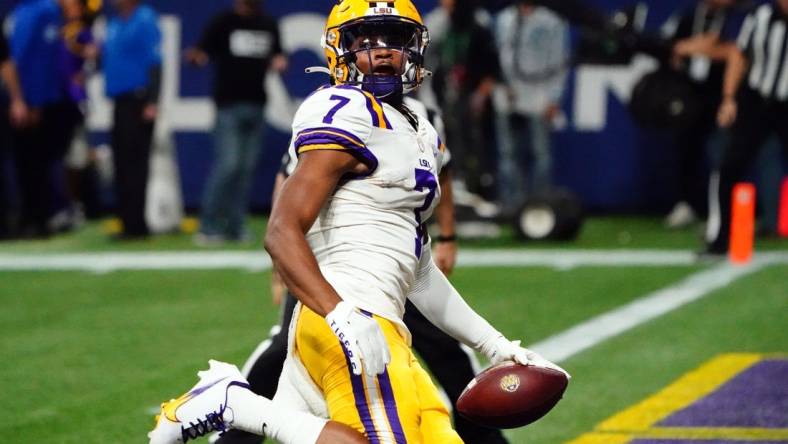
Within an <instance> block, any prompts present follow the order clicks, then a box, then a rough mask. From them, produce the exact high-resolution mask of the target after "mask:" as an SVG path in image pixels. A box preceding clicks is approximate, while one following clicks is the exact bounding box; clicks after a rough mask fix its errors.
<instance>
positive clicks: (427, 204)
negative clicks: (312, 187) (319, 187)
mask: <svg viewBox="0 0 788 444" xmlns="http://www.w3.org/2000/svg"><path fill="white" fill-rule="evenodd" d="M418 114H421V113H417V115H418ZM417 120H418V130H416V129H414V127H413V126H412V125H411V124H410V122H409V121H408V119H407V118H406V117H405V116H404V115H403V114H402V113H401V112H400V111H398V110H397V109H396V108H394V107H393V106H391V105H389V104H387V103H385V102H381V101H379V100H377V99H376V98H375V97H374V96H372V95H371V94H369V93H367V92H365V91H363V90H361V89H360V88H358V87H355V86H349V85H342V86H334V87H324V88H323V89H320V90H318V91H316V92H315V93H313V94H312V95H311V96H309V97H308V98H307V99H306V100H305V101H304V103H303V104H302V105H301V107H300V108H299V109H298V111H297V112H296V115H295V118H294V121H293V137H292V141H291V144H290V156H291V159H297V156H298V155H300V154H302V153H304V152H308V151H313V150H345V151H348V152H350V153H352V154H353V155H354V156H356V157H357V158H358V159H360V160H362V161H363V162H364V163H365V164H366V165H368V166H369V168H370V172H369V174H367V175H363V176H355V175H348V176H347V177H346V178H344V179H343V180H342V181H340V183H339V185H338V186H337V189H336V190H335V192H334V194H333V195H332V196H331V197H330V198H329V200H328V201H327V202H326V204H325V206H324V207H323V208H322V210H321V212H320V214H319V216H318V218H317V220H316V221H315V223H314V225H313V226H312V228H311V229H310V230H309V232H308V233H307V236H306V238H307V241H308V242H309V245H310V247H311V248H312V251H313V252H314V254H315V257H316V258H317V261H318V264H319V266H320V271H321V273H322V274H323V276H324V277H325V278H326V280H328V282H329V283H330V284H331V285H332V286H333V287H334V288H335V289H336V291H337V293H338V294H339V295H340V296H341V297H342V298H343V299H344V300H346V301H348V302H350V303H352V304H354V305H355V306H357V307H359V308H361V309H362V310H366V311H369V312H372V313H375V314H377V315H379V316H382V317H384V318H386V319H389V320H391V321H394V322H396V323H398V324H399V325H401V326H402V327H403V331H404V332H405V334H406V335H407V329H406V328H404V324H403V323H402V315H403V313H404V307H405V299H406V295H407V293H408V291H409V289H410V287H411V284H412V283H413V281H414V279H415V276H416V269H417V266H418V263H419V258H420V256H421V252H422V250H423V249H424V248H428V245H425V242H426V236H427V234H426V224H425V223H424V222H425V221H426V220H427V219H428V218H429V217H430V215H431V214H432V211H433V209H434V208H435V205H436V204H437V202H438V200H439V199H440V192H441V191H440V187H439V186H438V174H439V173H440V168H441V167H442V166H443V165H444V161H445V159H444V149H445V148H444V146H443V143H442V142H441V140H440V137H439V136H438V134H437V132H436V131H435V128H433V126H432V125H431V124H430V123H429V121H428V120H427V118H425V117H424V116H423V115H421V116H418V117H417ZM296 162H297V160H296Z"/></svg>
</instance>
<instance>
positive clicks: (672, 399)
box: [597, 353, 761, 432]
mask: <svg viewBox="0 0 788 444" xmlns="http://www.w3.org/2000/svg"><path fill="white" fill-rule="evenodd" d="M760 360H761V355H758V354H754V353H741V354H740V353H736V354H725V355H720V356H717V357H716V358H714V359H712V360H711V361H708V362H707V363H706V364H703V365H702V366H701V367H700V368H698V369H696V370H693V371H691V372H689V373H687V374H685V375H684V376H682V377H681V378H679V379H678V380H677V381H676V382H674V383H672V384H670V385H669V386H667V387H665V388H664V389H662V390H660V391H659V392H657V393H656V394H654V395H652V396H650V397H649V398H647V399H646V400H644V401H641V402H640V403H638V404H635V405H634V406H632V407H630V408H628V409H626V410H624V411H623V412H621V413H618V414H616V415H614V416H613V417H611V418H609V419H607V420H605V421H603V422H602V423H601V424H599V425H598V426H597V430H602V431H627V432H633V431H640V430H646V429H649V428H651V426H653V425H654V424H656V423H657V422H659V421H661V420H663V419H665V418H667V417H668V415H670V414H671V413H673V412H675V411H677V410H681V409H683V408H684V407H687V406H688V405H690V404H692V403H693V402H695V401H697V400H698V399H700V398H702V397H704V396H706V395H708V394H709V393H711V392H713V391H714V390H716V389H717V388H718V387H720V386H721V385H722V384H724V383H725V382H727V381H728V380H730V379H731V378H733V377H734V376H736V375H737V374H739V373H740V372H742V371H743V370H745V369H747V368H749V367H750V366H752V365H753V364H755V363H756V362H758V361H760Z"/></svg>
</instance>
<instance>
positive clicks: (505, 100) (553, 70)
mask: <svg viewBox="0 0 788 444" xmlns="http://www.w3.org/2000/svg"><path fill="white" fill-rule="evenodd" d="M568 33H569V29H568V26H567V24H566V23H565V22H564V21H563V20H562V19H561V18H559V17H558V16H557V15H555V14H554V13H553V12H552V11H550V10H549V9H547V8H544V7H541V6H536V5H535V2H534V1H532V0H520V1H518V2H517V3H516V4H514V5H512V6H510V7H508V8H506V9H504V10H503V11H501V13H500V15H499V16H498V23H497V29H496V34H497V36H496V37H497V38H496V42H497V45H498V51H499V52H498V54H499V56H500V58H501V69H502V72H503V80H504V82H505V84H504V85H503V86H502V87H501V88H498V89H497V91H496V108H497V111H498V114H499V116H498V118H497V120H498V125H497V128H498V136H499V146H500V153H499V155H500V157H499V162H498V165H499V168H498V172H499V197H500V199H499V200H500V201H501V203H502V204H503V207H504V210H505V211H506V210H508V211H513V210H516V207H517V206H518V205H520V204H521V203H522V202H523V201H524V199H525V197H526V196H525V194H524V191H525V190H526V189H527V190H528V194H535V193H544V192H545V191H547V190H548V188H549V187H550V186H551V183H552V179H551V165H552V160H551V158H552V155H551V152H550V151H551V142H550V139H551V137H552V136H551V132H552V129H553V127H554V126H555V125H556V124H557V122H558V120H559V119H560V118H561V117H562V114H561V108H560V103H561V97H562V96H563V94H564V89H565V84H566V77H567V73H568V68H569V59H570V53H569V41H568V40H569V36H568ZM528 165H530V166H529V167H527V168H526V166H528ZM526 171H527V173H526ZM524 178H526V179H527V188H526V183H524V180H523V179H524Z"/></svg>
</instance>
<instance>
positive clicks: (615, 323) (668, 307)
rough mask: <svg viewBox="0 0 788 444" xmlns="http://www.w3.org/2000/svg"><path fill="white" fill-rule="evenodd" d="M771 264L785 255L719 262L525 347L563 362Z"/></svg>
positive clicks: (552, 359)
mask: <svg viewBox="0 0 788 444" xmlns="http://www.w3.org/2000/svg"><path fill="white" fill-rule="evenodd" d="M774 263H785V258H784V257H783V258H782V259H780V256H772V257H770V258H759V259H758V260H756V261H753V262H752V263H750V264H749V265H747V266H735V265H731V264H729V263H727V262H724V263H720V264H718V265H716V266H714V267H712V268H710V269H707V270H704V271H701V272H698V273H695V274H693V275H690V276H688V277H687V278H685V279H683V280H682V281H680V282H677V283H675V284H673V285H670V286H668V287H665V288H663V289H661V290H657V291H655V292H653V293H649V294H646V295H644V296H642V297H640V298H638V299H636V300H634V301H632V302H630V303H628V304H626V305H624V306H621V307H619V308H616V309H614V310H611V311H609V312H607V313H603V314H601V315H599V316H596V317H594V318H591V319H589V320H587V321H585V322H583V323H581V324H578V325H576V326H574V327H572V328H570V329H568V330H565V331H563V332H561V333H558V334H556V335H554V336H551V337H549V338H547V339H545V340H543V341H540V342H537V343H535V344H531V345H529V346H528V348H532V349H534V350H535V351H538V352H539V353H540V354H542V355H543V356H544V357H545V358H547V359H549V360H551V361H555V362H561V361H564V360H566V359H569V358H571V357H572V356H574V355H576V354H578V353H580V352H582V351H584V350H587V349H589V348H591V347H593V346H595V345H597V344H600V343H601V342H603V341H605V340H607V339H609V338H611V337H613V336H616V335H619V334H621V333H624V332H625V331H627V330H630V329H632V328H635V327H637V326H639V325H641V324H644V323H646V322H648V321H650V320H652V319H655V318H657V317H659V316H662V315H664V314H666V313H668V312H670V311H673V310H675V309H677V308H680V307H682V306H684V305H686V304H689V303H690V302H693V301H696V300H698V299H700V298H702V297H704V296H706V295H708V294H710V293H711V292H713V291H714V290H717V289H719V288H722V287H725V286H727V285H729V284H730V283H732V282H733V281H735V280H737V279H739V278H741V277H744V276H747V275H749V274H752V273H755V272H756V271H759V270H761V269H763V268H764V267H766V266H767V265H770V264H774Z"/></svg>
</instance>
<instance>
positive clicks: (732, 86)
mask: <svg viewBox="0 0 788 444" xmlns="http://www.w3.org/2000/svg"><path fill="white" fill-rule="evenodd" d="M748 67H749V62H748V61H747V58H746V57H745V56H744V53H743V52H742V51H741V50H740V49H739V48H738V47H736V46H733V47H731V48H730V50H729V52H728V58H727V64H726V65H725V77H724V79H723V85H722V103H721V104H720V109H719V111H718V113H717V123H719V125H720V126H721V127H723V128H726V127H729V126H731V124H733V122H734V121H735V120H736V114H737V108H738V106H737V104H736V93H737V92H738V91H739V86H740V85H741V81H742V79H743V78H744V73H745V72H747V68H748Z"/></svg>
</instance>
